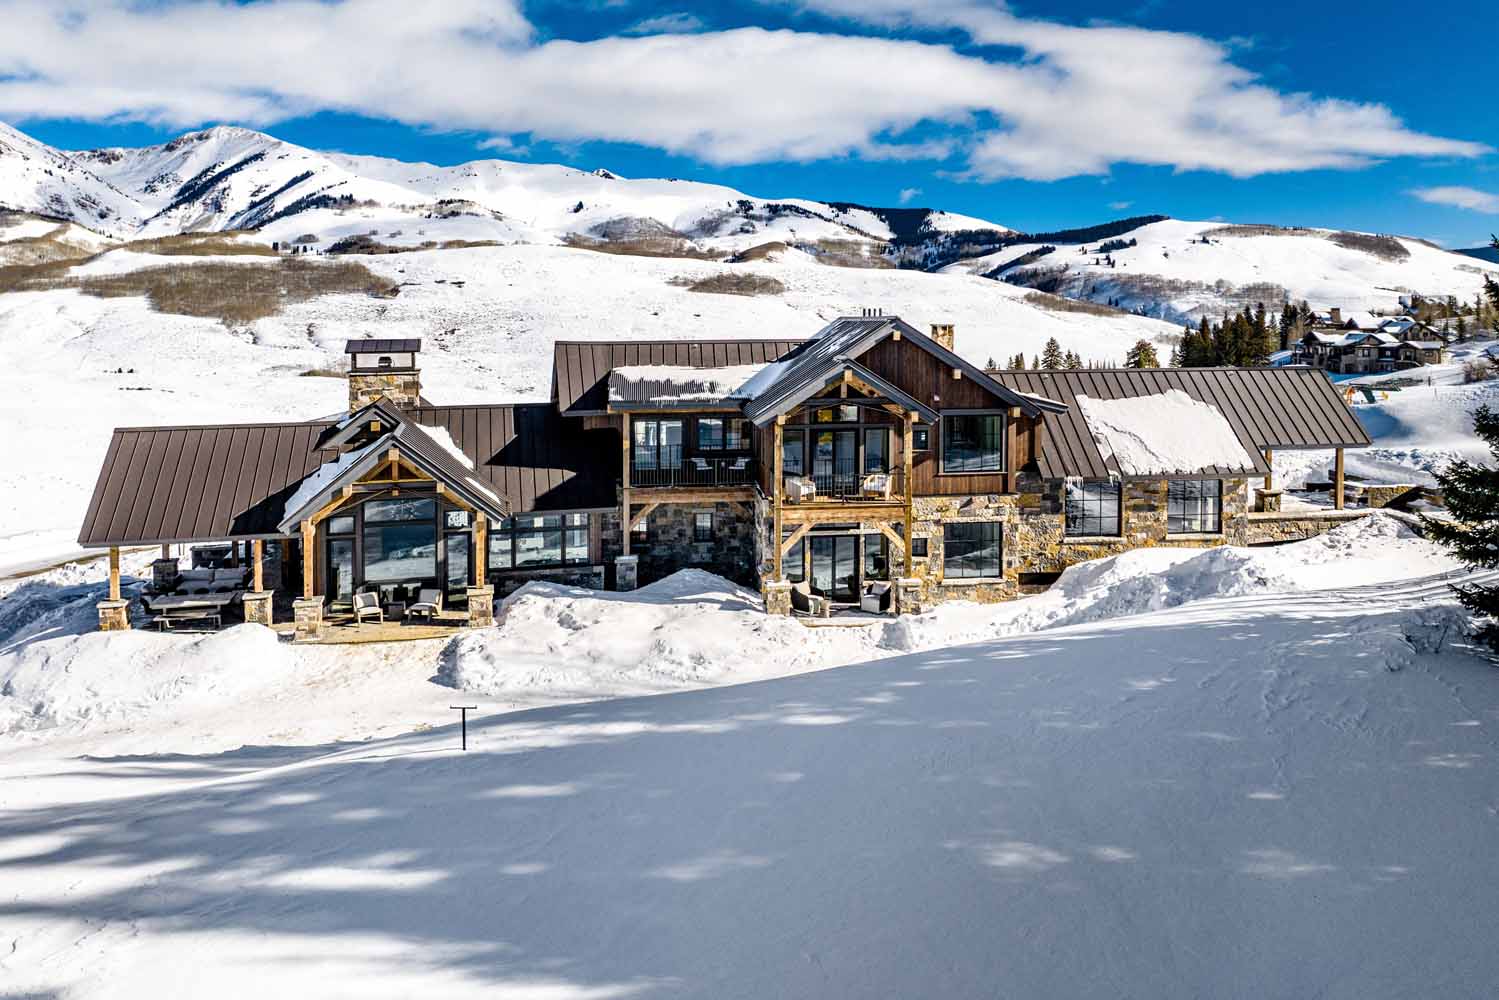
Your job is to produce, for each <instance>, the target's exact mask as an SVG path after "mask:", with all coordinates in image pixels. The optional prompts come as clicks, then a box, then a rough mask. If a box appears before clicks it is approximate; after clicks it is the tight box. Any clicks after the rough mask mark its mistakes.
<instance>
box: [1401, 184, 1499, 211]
mask: <svg viewBox="0 0 1499 1000" xmlns="http://www.w3.org/2000/svg"><path fill="white" fill-rule="evenodd" d="M1411 194H1413V195H1415V196H1416V197H1417V198H1420V199H1421V200H1422V201H1424V202H1428V203H1430V204H1432V205H1451V206H1453V207H1454V208H1466V209H1468V210H1469V211H1470V212H1487V213H1489V214H1490V215H1499V194H1489V193H1488V192H1487V191H1480V190H1478V189H1477V188H1470V187H1460V186H1457V185H1453V186H1450V187H1430V188H1417V189H1416V190H1414V191H1412V192H1411Z"/></svg>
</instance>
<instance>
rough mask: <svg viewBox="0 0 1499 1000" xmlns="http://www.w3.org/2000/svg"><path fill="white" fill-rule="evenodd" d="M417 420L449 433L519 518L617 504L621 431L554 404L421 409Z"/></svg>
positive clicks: (415, 411)
mask: <svg viewBox="0 0 1499 1000" xmlns="http://www.w3.org/2000/svg"><path fill="white" fill-rule="evenodd" d="M407 415H408V416H410V417H412V418H414V419H416V420H417V421H419V422H421V423H424V424H429V425H432V426H436V427H445V428H447V431H448V433H449V434H450V435H451V436H452V438H453V440H454V441H455V442H457V444H458V447H460V448H462V449H463V450H464V453H465V454H467V455H468V456H469V458H471V459H473V460H474V465H475V468H476V469H477V472H478V475H479V478H480V480H481V481H483V482H484V483H485V484H486V485H488V486H489V488H490V489H492V490H494V491H495V492H496V493H498V494H499V495H500V496H502V497H504V498H505V499H506V500H508V501H509V502H510V505H511V509H512V510H514V511H515V512H517V513H525V512H528V511H546V510H586V509H594V508H600V507H613V506H616V505H617V503H618V498H617V497H616V495H615V486H616V484H617V483H618V481H619V473H620V450H619V434H618V432H617V431H612V430H585V429H584V428H583V421H582V420H579V419H564V418H563V417H561V416H560V415H559V414H558V413H557V410H556V408H555V407H553V406H552V405H551V404H550V403H511V404H502V405H492V406H423V407H418V408H416V409H413V410H409V411H407Z"/></svg>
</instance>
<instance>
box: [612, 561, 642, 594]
mask: <svg viewBox="0 0 1499 1000" xmlns="http://www.w3.org/2000/svg"><path fill="white" fill-rule="evenodd" d="M638 586H640V557H639V556H616V557H615V559H614V589H615V590H619V591H625V590H634V589H635V588H636V587H638Z"/></svg>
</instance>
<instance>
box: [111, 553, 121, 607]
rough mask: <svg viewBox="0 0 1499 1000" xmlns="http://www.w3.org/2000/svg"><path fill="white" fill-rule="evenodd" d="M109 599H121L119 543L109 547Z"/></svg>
mask: <svg viewBox="0 0 1499 1000" xmlns="http://www.w3.org/2000/svg"><path fill="white" fill-rule="evenodd" d="M109 599H110V600H111V601H118V600H119V599H120V547H119V546H118V545H111V546H110V547H109Z"/></svg>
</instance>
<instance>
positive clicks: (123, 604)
mask: <svg viewBox="0 0 1499 1000" xmlns="http://www.w3.org/2000/svg"><path fill="white" fill-rule="evenodd" d="M98 608H99V631H100V632H125V631H128V630H129V628H130V602H129V601H100V602H99V604H98Z"/></svg>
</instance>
